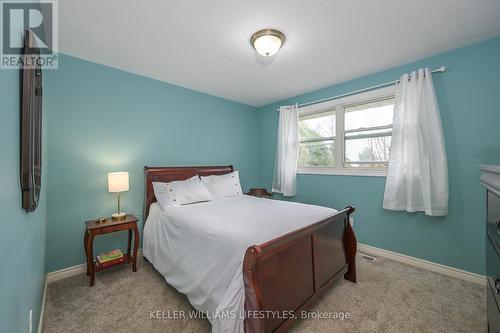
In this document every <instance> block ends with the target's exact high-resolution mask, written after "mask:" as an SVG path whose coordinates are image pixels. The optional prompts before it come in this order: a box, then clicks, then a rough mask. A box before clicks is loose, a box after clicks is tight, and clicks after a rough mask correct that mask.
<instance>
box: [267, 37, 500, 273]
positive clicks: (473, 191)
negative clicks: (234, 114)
mask: <svg viewBox="0 0 500 333" xmlns="http://www.w3.org/2000/svg"><path fill="white" fill-rule="evenodd" d="M442 65H444V66H446V67H447V71H446V73H443V74H436V75H434V83H435V88H436V92H437V97H438V102H439V105H440V109H441V117H442V122H443V130H444V136H445V142H446V150H447V155H448V165H449V183H450V201H449V215H448V216H447V217H428V216H425V215H424V214H421V213H415V214H409V213H403V212H391V211H387V210H384V209H382V199H383V192H384V186H385V178H384V177H359V176H358V177H351V176H332V175H305V174H301V175H299V176H298V195H297V196H296V197H294V198H292V199H291V200H295V201H301V202H306V203H312V204H318V205H326V206H330V207H334V208H343V207H344V206H345V205H348V204H351V205H353V206H355V207H356V209H357V211H356V213H355V215H354V218H355V224H354V229H355V231H356V234H357V237H358V241H359V242H360V243H363V244H367V245H371V246H375V247H378V248H382V249H386V250H390V251H394V252H398V253H402V254H406V255H410V256H414V257H417V258H421V259H425V260H429V261H433V262H436V263H440V264H443V265H448V266H452V267H456V268H459V269H463V270H466V271H470V272H474V273H479V274H484V260H485V259H484V237H485V236H484V235H485V231H484V223H483V221H484V218H485V215H484V214H485V213H484V212H485V194H484V188H483V187H481V185H480V184H479V167H478V164H488V163H490V164H498V163H500V140H499V139H498V138H499V136H498V135H499V133H500V132H499V124H500V106H499V102H498V94H499V92H500V90H499V89H500V38H494V39H490V40H488V41H484V42H481V43H478V44H475V45H471V46H468V47H464V48H461V49H457V50H453V51H451V52H447V53H443V54H440V55H437V56H434V57H430V58H427V59H423V60H421V61H417V62H413V63H410V64H407V65H404V66H400V67H397V68H393V69H390V70H387V71H383V72H380V73H376V74H373V75H369V76H365V77H363V78H359V79H356V80H352V81H349V82H345V83H342V84H338V85H334V86H331V87H328V88H325V89H321V90H317V91H314V92H311V93H307V94H304V95H300V96H296V97H293V98H289V99H286V100H283V101H280V102H277V103H273V104H270V105H267V106H264V107H262V108H260V133H259V138H260V150H259V153H260V155H259V165H260V182H261V185H263V186H267V187H268V188H270V186H271V183H272V176H273V165H274V154H275V146H276V130H277V122H278V112H276V108H277V107H278V106H279V105H287V104H293V103H304V102H309V101H313V100H317V99H321V98H326V97H329V96H334V95H337V94H342V93H346V92H350V91H354V90H358V89H362V88H365V87H369V86H372V85H376V84H380V83H383V82H387V81H391V80H394V79H395V78H397V77H399V76H400V75H401V74H403V73H404V72H409V71H411V70H413V69H417V68H419V67H430V68H432V69H434V68H437V67H440V66H442Z"/></svg>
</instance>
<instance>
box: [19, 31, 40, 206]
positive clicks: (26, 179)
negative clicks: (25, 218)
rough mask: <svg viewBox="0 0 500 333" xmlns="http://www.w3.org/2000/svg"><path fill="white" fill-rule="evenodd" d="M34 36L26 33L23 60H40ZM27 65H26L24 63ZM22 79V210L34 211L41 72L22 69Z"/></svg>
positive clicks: (37, 194) (37, 191) (36, 68)
mask: <svg viewBox="0 0 500 333" xmlns="http://www.w3.org/2000/svg"><path fill="white" fill-rule="evenodd" d="M30 45H36V41H35V36H34V35H33V33H32V32H31V31H29V30H27V31H26V32H25V34H24V52H23V53H24V54H23V56H24V57H33V56H35V57H37V56H39V51H38V50H37V49H36V48H31V47H30ZM25 63H26V62H25ZM21 72H22V74H21V75H22V78H21V166H20V167H21V191H22V201H23V209H24V210H25V211H27V212H33V211H34V210H35V209H36V208H37V206H38V201H39V198H40V190H41V185H42V69H41V68H40V66H38V65H34V66H32V67H31V66H30V67H27V66H23V68H22V71H21Z"/></svg>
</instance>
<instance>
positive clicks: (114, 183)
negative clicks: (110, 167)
mask: <svg viewBox="0 0 500 333" xmlns="http://www.w3.org/2000/svg"><path fill="white" fill-rule="evenodd" d="M128 190H129V184H128V172H110V173H108V191H109V192H112V193H118V211H117V212H116V213H114V214H113V215H111V218H112V219H113V220H123V219H125V217H126V216H127V213H124V212H121V211H120V193H121V192H125V191H128Z"/></svg>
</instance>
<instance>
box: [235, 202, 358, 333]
mask: <svg viewBox="0 0 500 333" xmlns="http://www.w3.org/2000/svg"><path fill="white" fill-rule="evenodd" d="M354 210H355V209H354V208H353V207H351V206H348V207H346V208H345V209H343V210H341V211H339V212H337V213H336V214H335V215H332V216H330V217H328V218H326V219H324V220H322V221H319V222H317V223H314V224H312V225H309V226H307V227H304V228H301V229H298V230H295V231H293V232H290V233H288V234H285V235H283V236H280V237H277V238H275V239H273V240H270V241H268V242H265V243H262V244H259V245H253V246H250V247H249V248H248V249H247V251H246V253H245V257H244V261H243V279H244V283H245V311H246V315H247V316H246V319H245V331H246V332H247V333H254V332H255V333H257V332H258V333H264V332H284V331H286V330H288V328H290V326H291V325H292V324H293V322H294V321H295V320H297V319H300V318H297V316H295V317H293V318H292V317H291V318H283V316H280V317H279V318H274V317H272V318H269V313H280V314H284V313H286V314H290V313H300V311H302V310H305V309H307V308H309V307H310V306H312V304H313V303H314V302H315V301H316V300H317V299H318V298H319V297H320V296H321V295H322V294H323V293H324V292H325V291H326V290H328V288H329V287H330V286H331V285H333V283H334V282H335V281H337V280H338V279H339V278H341V277H342V276H343V277H344V278H345V279H347V280H350V281H352V282H356V263H355V255H356V250H357V243H356V237H355V235H354V231H353V230H352V227H351V224H350V223H349V216H350V215H351V214H352V213H353V212H354ZM261 312H262V313H266V316H265V317H264V318H263V317H262V316H259V314H261ZM249 314H250V316H249Z"/></svg>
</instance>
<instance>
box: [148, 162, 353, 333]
mask: <svg viewBox="0 0 500 333" xmlns="http://www.w3.org/2000/svg"><path fill="white" fill-rule="evenodd" d="M232 171H233V167H232V166H194V167H144V174H145V200H144V221H146V218H147V217H148V214H149V207H150V205H151V204H152V203H153V202H155V201H156V198H155V196H154V192H153V184H152V183H153V182H171V181H176V180H185V179H188V178H190V177H193V176H195V175H199V176H208V175H222V174H227V173H230V172H232ZM353 212H354V208H353V207H350V206H349V207H346V208H345V209H343V210H341V211H339V212H338V213H337V214H335V215H333V216H331V217H329V218H327V219H324V220H322V221H318V222H317V223H314V224H312V225H309V226H307V227H304V228H302V229H298V230H293V231H291V232H289V233H287V234H285V235H283V236H280V237H278V238H275V239H272V240H270V241H267V242H265V243H263V244H256V245H253V246H251V247H249V248H248V249H247V251H246V254H245V257H244V261H243V276H244V285H245V311H246V312H247V313H249V314H254V315H253V316H252V315H250V316H248V317H246V318H245V332H246V333H261V332H285V331H287V330H288V329H289V328H290V327H291V325H292V324H293V322H294V321H295V320H297V319H300V313H301V311H303V310H307V309H308V308H310V307H311V306H312V305H313V304H314V302H315V301H317V300H318V298H320V297H321V296H322V295H323V294H324V293H325V292H326V291H327V290H328V289H330V288H331V287H332V286H333V285H334V283H335V282H336V281H338V280H339V279H340V278H342V277H344V278H345V279H347V280H349V281H352V282H356V262H355V255H356V248H357V242H356V237H355V235H354V231H353V229H352V227H351V224H350V223H349V216H350V215H351V214H352V213H353ZM264 311H266V312H267V311H278V312H279V313H290V312H291V311H293V313H294V314H295V315H294V316H288V317H287V316H264V317H265V318H261V317H263V316H261V315H259V314H261V313H265V312H264Z"/></svg>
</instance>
